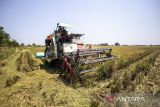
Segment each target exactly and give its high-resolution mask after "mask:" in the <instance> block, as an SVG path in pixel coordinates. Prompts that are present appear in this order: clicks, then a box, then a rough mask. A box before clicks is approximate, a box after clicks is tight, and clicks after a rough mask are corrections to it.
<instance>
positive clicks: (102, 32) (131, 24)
mask: <svg viewBox="0 0 160 107" xmlns="http://www.w3.org/2000/svg"><path fill="white" fill-rule="evenodd" d="M57 22H63V23H67V24H70V25H73V26H74V28H72V29H69V31H70V32H73V33H74V32H75V33H84V34H85V35H84V37H83V40H84V41H85V43H109V44H114V43H115V42H119V43H120V44H147V45H149V44H159V45H160V0H0V26H3V27H4V28H5V31H6V32H8V33H9V34H10V36H11V37H12V38H14V39H16V40H17V41H18V42H19V43H25V44H29V43H36V44H44V39H45V38H46V36H47V35H48V34H50V33H52V32H53V31H54V29H55V27H56V23H57Z"/></svg>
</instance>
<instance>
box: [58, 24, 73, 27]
mask: <svg viewBox="0 0 160 107" xmlns="http://www.w3.org/2000/svg"><path fill="white" fill-rule="evenodd" d="M57 26H62V27H71V28H72V27H73V26H71V25H69V24H65V23H57Z"/></svg>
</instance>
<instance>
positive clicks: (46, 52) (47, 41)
mask: <svg viewBox="0 0 160 107" xmlns="http://www.w3.org/2000/svg"><path fill="white" fill-rule="evenodd" d="M51 40H52V37H51V35H49V36H47V38H46V40H45V46H46V49H45V52H44V55H45V57H46V58H48V57H49V53H50V51H51V50H50V46H51V42H52V41H51Z"/></svg>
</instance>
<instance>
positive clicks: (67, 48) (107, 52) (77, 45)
mask: <svg viewBox="0 0 160 107" xmlns="http://www.w3.org/2000/svg"><path fill="white" fill-rule="evenodd" d="M67 27H72V26H70V25H67V24H63V23H58V24H57V28H56V30H55V31H54V33H53V34H51V37H52V40H51V41H52V42H51V46H50V49H49V51H48V52H47V53H46V56H44V52H41V53H36V57H38V58H41V59H42V60H43V61H44V62H45V63H54V64H56V65H58V66H59V67H60V68H62V69H63V71H64V77H65V79H67V80H69V81H72V82H73V81H77V80H81V77H80V75H81V74H84V73H87V72H91V71H94V70H96V68H93V66H94V64H95V63H98V62H103V61H107V60H112V59H114V58H115V57H113V56H112V55H111V52H112V48H105V49H91V46H90V47H89V48H88V49H86V48H85V46H84V44H83V42H82V41H81V39H80V38H81V36H83V35H84V34H73V33H71V34H68V32H67V31H66V28H67ZM86 66H87V67H86Z"/></svg>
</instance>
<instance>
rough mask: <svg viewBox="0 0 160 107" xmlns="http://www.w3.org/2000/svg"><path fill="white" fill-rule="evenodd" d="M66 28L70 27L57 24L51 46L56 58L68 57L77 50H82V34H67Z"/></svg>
mask: <svg viewBox="0 0 160 107" xmlns="http://www.w3.org/2000/svg"><path fill="white" fill-rule="evenodd" d="M67 27H72V26H71V25H68V24H63V23H58V24H57V28H56V30H55V31H54V34H53V35H52V37H53V46H54V53H55V57H56V58H60V57H61V56H64V55H69V54H71V53H74V52H76V51H77V49H80V48H83V42H82V40H81V39H80V38H81V36H82V35H84V34H73V33H71V34H68V31H67V30H66V28H67Z"/></svg>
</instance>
